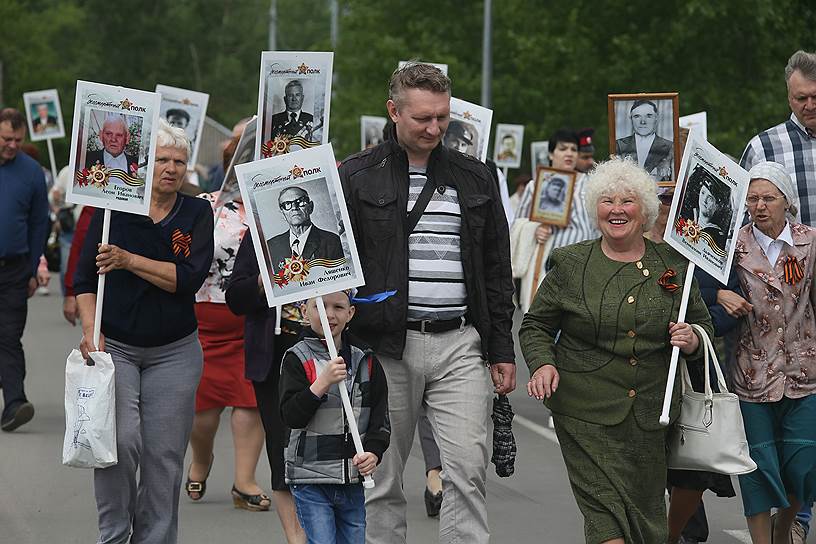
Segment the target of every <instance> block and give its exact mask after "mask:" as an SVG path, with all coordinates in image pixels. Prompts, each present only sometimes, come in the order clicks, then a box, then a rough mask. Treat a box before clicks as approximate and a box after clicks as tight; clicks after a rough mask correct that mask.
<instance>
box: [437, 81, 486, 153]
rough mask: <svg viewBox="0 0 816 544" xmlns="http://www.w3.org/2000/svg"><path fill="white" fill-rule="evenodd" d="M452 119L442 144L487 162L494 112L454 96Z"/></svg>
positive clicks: (451, 110)
mask: <svg viewBox="0 0 816 544" xmlns="http://www.w3.org/2000/svg"><path fill="white" fill-rule="evenodd" d="M450 118H451V120H450V123H449V124H448V130H447V131H446V132H445V135H444V137H443V138H442V143H444V144H445V145H446V146H447V147H449V148H451V149H455V150H457V151H460V152H462V153H464V154H466V155H470V156H471V157H476V158H477V159H479V160H480V161H482V162H484V161H485V160H487V144H488V143H489V140H490V125H491V123H492V121H493V110H491V109H488V108H483V107H482V106H480V105H478V104H473V103H472V102H468V101H466V100H462V99H461V98H456V97H455V96H452V97H451V99H450Z"/></svg>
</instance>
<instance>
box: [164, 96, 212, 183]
mask: <svg viewBox="0 0 816 544" xmlns="http://www.w3.org/2000/svg"><path fill="white" fill-rule="evenodd" d="M156 92H157V93H159V94H160V95H161V109H160V111H159V116H160V117H163V118H164V119H165V120H166V121H167V122H168V123H170V125H171V126H174V127H177V128H181V129H184V132H186V133H187V137H188V138H189V139H190V147H191V148H192V150H193V152H192V155H191V156H190V157H189V159H188V160H187V170H192V169H193V168H194V167H195V164H196V160H197V159H198V147H199V145H200V144H201V134H202V133H203V132H204V118H205V117H206V116H207V103H208V102H209V100H210V95H208V94H206V93H199V92H196V91H190V90H188V89H179V88H178V87H170V86H168V85H156Z"/></svg>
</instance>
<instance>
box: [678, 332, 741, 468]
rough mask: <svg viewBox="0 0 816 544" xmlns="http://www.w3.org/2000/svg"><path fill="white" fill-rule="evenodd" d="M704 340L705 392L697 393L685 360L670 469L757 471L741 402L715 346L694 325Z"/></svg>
mask: <svg viewBox="0 0 816 544" xmlns="http://www.w3.org/2000/svg"><path fill="white" fill-rule="evenodd" d="M692 327H694V330H696V331H697V332H698V333H699V334H700V337H701V338H702V340H703V349H704V353H705V361H704V364H705V392H704V393H698V392H696V391H694V389H693V387H692V385H691V377H690V376H689V373H688V368H687V367H686V362H685V360H683V361H682V362H681V364H680V369H681V392H682V397H681V404H680V417H679V418H678V419H677V421H676V422H675V424H674V425H673V426H672V428H671V430H670V431H669V437H668V446H669V454H668V466H669V468H673V469H679V470H702V471H706V472H717V473H720V474H729V475H735V474H747V473H749V472H753V471H754V470H756V468H757V465H756V463H754V461H753V459H751V456H750V453H749V450H748V441H747V440H746V438H745V427H744V426H743V423H742V413H741V412H740V407H739V399H738V397H737V396H736V395H735V394H734V393H729V392H728V388H727V386H726V384H725V377H724V376H723V373H722V369H720V363H719V361H717V354H716V353H715V351H714V346H713V345H712V344H711V340H710V339H709V337H708V334H706V332H705V330H704V329H703V328H702V327H700V326H699V325H692ZM709 361H711V362H713V363H714V369H715V370H716V372H717V384H718V385H719V388H720V392H719V393H714V392H713V391H712V389H711V380H710V376H709Z"/></svg>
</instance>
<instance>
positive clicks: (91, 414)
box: [62, 349, 117, 468]
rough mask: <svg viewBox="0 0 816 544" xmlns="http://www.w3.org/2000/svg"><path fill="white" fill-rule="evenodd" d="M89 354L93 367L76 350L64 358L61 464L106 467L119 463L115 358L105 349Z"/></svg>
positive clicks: (81, 466)
mask: <svg viewBox="0 0 816 544" xmlns="http://www.w3.org/2000/svg"><path fill="white" fill-rule="evenodd" d="M90 356H91V359H92V360H93V361H94V363H95V364H94V365H93V366H88V365H87V364H86V363H85V359H84V358H83V357H82V353H80V352H79V350H76V349H75V350H72V351H71V353H70V354H69V355H68V359H67V360H66V361H65V439H64V440H63V444H62V464H63V465H67V466H69V467H78V468H105V467H109V466H111V465H115V464H116V463H117V456H116V404H115V399H116V396H115V394H114V379H113V372H114V371H113V359H111V356H110V355H109V354H108V353H105V352H104V351H95V352H92V353H91V354H90Z"/></svg>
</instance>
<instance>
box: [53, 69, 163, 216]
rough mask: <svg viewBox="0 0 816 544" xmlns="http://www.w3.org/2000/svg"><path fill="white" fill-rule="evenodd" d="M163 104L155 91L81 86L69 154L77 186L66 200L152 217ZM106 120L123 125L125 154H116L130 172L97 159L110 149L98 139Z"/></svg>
mask: <svg viewBox="0 0 816 544" xmlns="http://www.w3.org/2000/svg"><path fill="white" fill-rule="evenodd" d="M160 102H161V97H160V96H159V94H158V93H155V92H149V91H141V90H138V89H129V88H126V87H114V86H112V85H106V84H103V83H93V82H89V81H81V80H78V81H77V88H76V99H75V101H74V123H73V128H72V131H71V155H70V168H71V172H73V183H71V184H70V185H68V191H67V193H66V196H65V200H66V201H68V202H70V203H72V204H82V205H84V206H94V207H96V208H103V209H109V210H115V211H121V212H128V213H135V214H139V215H148V213H149V211H150V194H151V191H152V187H153V167H154V164H155V159H156V129H157V128H158V124H159V107H160ZM108 119H111V120H113V121H114V122H117V121H123V122H124V126H125V127H126V128H127V131H128V136H127V138H126V141H125V144H124V145H123V146H122V147H123V150H122V151H121V152H120V153H117V156H118V157H121V156H124V157H123V158H124V161H123V162H124V163H125V164H126V165H127V170H123V169H121V168H116V167H114V166H111V167H108V166H106V165H105V164H103V163H102V162H100V161H99V160H98V159H97V160H94V158H95V157H101V158H103V161H104V156H105V152H106V149H105V144H104V143H102V140H101V139H100V137H99V135H100V133H101V132H102V130H103V127H104V124H105V121H106V120H108Z"/></svg>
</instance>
